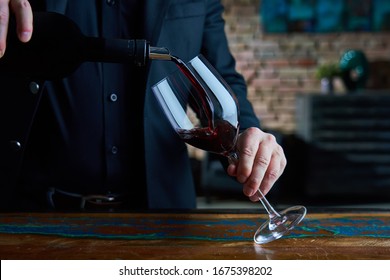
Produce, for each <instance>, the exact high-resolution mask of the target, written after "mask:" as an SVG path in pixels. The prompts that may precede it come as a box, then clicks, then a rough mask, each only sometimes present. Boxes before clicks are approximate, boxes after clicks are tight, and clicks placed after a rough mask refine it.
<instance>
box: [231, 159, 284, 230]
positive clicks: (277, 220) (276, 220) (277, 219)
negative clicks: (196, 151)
mask: <svg viewBox="0 0 390 280" xmlns="http://www.w3.org/2000/svg"><path fill="white" fill-rule="evenodd" d="M238 158H239V157H238V153H237V152H232V153H230V154H229V155H228V160H229V162H230V163H236V162H237V161H238ZM257 197H258V198H259V200H260V202H261V204H262V205H263V207H264V209H265V210H266V211H267V213H268V216H269V219H270V223H269V227H270V229H272V228H275V227H277V226H278V225H280V224H281V223H283V222H284V217H282V216H281V215H280V214H279V213H278V212H277V211H276V210H275V209H274V208H273V207H272V205H271V204H270V203H269V202H268V200H267V199H266V198H265V195H264V194H263V193H262V192H261V191H260V189H258V190H257Z"/></svg>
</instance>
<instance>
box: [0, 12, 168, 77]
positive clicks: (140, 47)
mask: <svg viewBox="0 0 390 280" xmlns="http://www.w3.org/2000/svg"><path fill="white" fill-rule="evenodd" d="M33 28H34V29H33V36H32V38H31V40H30V41H29V42H28V43H22V42H20V41H19V39H18V38H17V35H16V32H15V30H16V27H15V21H14V20H11V22H10V27H9V32H8V37H7V49H6V51H5V54H4V56H3V57H2V58H0V74H6V75H8V74H9V75H19V76H24V77H31V78H42V79H46V80H52V79H57V78H63V77H66V76H68V75H69V74H71V73H72V72H74V71H75V70H76V69H77V68H78V67H79V66H80V64H81V63H83V62H86V61H95V62H109V63H134V64H135V65H137V66H145V65H146V64H147V63H148V61H149V59H160V60H170V59H171V55H170V53H169V50H168V49H167V48H159V47H152V46H150V45H149V42H148V41H146V40H127V39H105V38H97V37H88V36H85V35H84V34H83V33H82V32H81V30H80V28H79V27H78V26H77V24H76V23H75V22H74V21H72V20H71V19H69V18H68V17H66V16H64V15H62V14H59V13H54V12H35V13H34V22H33Z"/></svg>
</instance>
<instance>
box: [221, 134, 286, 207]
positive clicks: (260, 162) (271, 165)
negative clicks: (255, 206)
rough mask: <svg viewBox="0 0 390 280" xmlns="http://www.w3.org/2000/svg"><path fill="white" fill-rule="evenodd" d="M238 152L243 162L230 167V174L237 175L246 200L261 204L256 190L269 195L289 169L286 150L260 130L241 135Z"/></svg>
mask: <svg viewBox="0 0 390 280" xmlns="http://www.w3.org/2000/svg"><path fill="white" fill-rule="evenodd" d="M237 148H238V150H239V155H240V160H239V162H238V165H237V166H232V167H230V166H229V168H230V169H228V172H231V173H229V174H231V175H232V174H233V173H235V176H237V180H238V181H239V182H240V183H242V184H243V192H244V194H245V195H246V196H248V197H250V199H251V200H252V201H255V200H258V195H257V190H258V189H260V191H261V192H262V193H263V194H264V195H266V194H267V193H268V191H269V190H270V189H271V188H272V186H273V185H274V184H275V182H276V181H277V180H278V178H279V177H280V176H281V175H282V173H283V171H284V169H285V167H286V164H287V160H286V158H285V155H284V152H283V149H282V147H281V146H280V145H279V144H278V143H277V141H276V139H275V137H274V136H273V135H272V134H269V133H264V132H263V131H261V130H260V129H257V128H250V129H247V130H246V131H245V132H244V133H243V134H242V135H240V139H239V142H238V144H237Z"/></svg>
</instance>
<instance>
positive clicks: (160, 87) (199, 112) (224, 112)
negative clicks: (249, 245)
mask: <svg viewBox="0 0 390 280" xmlns="http://www.w3.org/2000/svg"><path fill="white" fill-rule="evenodd" d="M172 61H174V62H175V63H176V64H177V66H178V67H179V69H180V70H181V71H179V70H177V71H175V72H174V73H172V74H171V75H169V76H167V77H165V78H164V79H162V80H161V81H159V82H158V83H156V84H155V85H154V86H153V87H152V90H153V92H154V94H155V96H156V98H157V100H158V102H159V104H160V106H161V108H162V109H163V111H164V113H165V115H166V116H167V118H168V119H169V121H170V123H171V125H172V127H173V128H174V130H175V131H176V133H177V134H178V135H179V137H180V138H181V139H182V140H183V141H185V142H186V143H188V144H190V145H192V146H194V147H197V148H199V149H202V150H205V151H208V152H211V153H216V154H220V155H223V156H225V157H227V158H228V160H229V161H233V162H234V161H237V160H238V157H239V155H238V153H237V150H236V142H237V137H238V133H239V126H240V122H239V115H240V113H239V106H238V102H237V99H236V97H235V95H234V93H233V92H232V90H231V88H230V87H229V86H228V84H227V83H226V82H225V81H224V79H223V78H222V77H221V75H220V74H219V73H218V72H217V71H216V70H215V68H214V67H213V66H212V65H211V64H210V63H209V62H208V61H207V60H206V58H205V57H204V56H202V55H198V56H196V57H195V58H193V59H192V60H191V61H190V62H188V63H184V62H183V61H182V60H180V59H179V58H177V57H175V56H172ZM189 110H190V111H191V113H189ZM257 195H258V197H259V200H260V202H261V203H262V205H263V206H264V208H265V210H266V211H267V213H268V217H269V218H268V219H267V221H266V222H264V223H263V224H262V225H261V226H260V227H259V228H258V229H257V231H256V233H255V234H254V242H255V243H257V244H264V243H268V242H271V241H273V240H275V239H278V238H280V237H282V236H283V235H285V234H286V233H288V232H289V231H290V230H291V229H293V228H294V226H295V225H297V224H298V223H299V222H301V221H302V219H303V218H304V217H305V215H306V208H305V207H304V206H293V207H290V208H287V209H285V210H283V211H281V212H277V211H276V210H275V209H274V208H273V207H272V206H271V204H270V203H269V202H268V200H267V199H266V198H265V196H264V195H263V194H262V192H261V191H260V189H259V190H258V191H257Z"/></svg>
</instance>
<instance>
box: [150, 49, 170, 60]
mask: <svg viewBox="0 0 390 280" xmlns="http://www.w3.org/2000/svg"><path fill="white" fill-rule="evenodd" d="M149 58H150V59H157V60H171V58H172V56H171V52H170V50H169V49H168V48H165V47H152V46H150V47H149Z"/></svg>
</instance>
